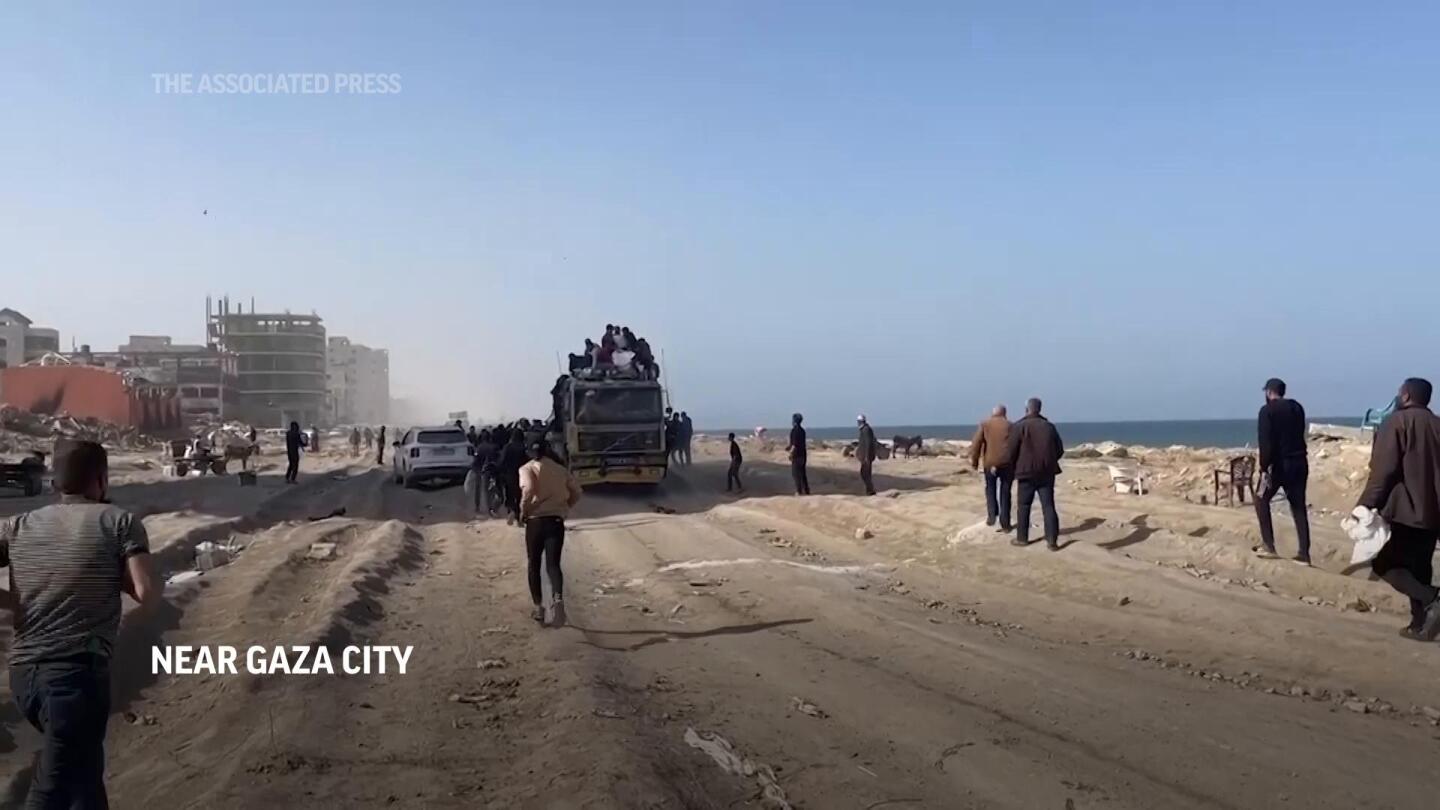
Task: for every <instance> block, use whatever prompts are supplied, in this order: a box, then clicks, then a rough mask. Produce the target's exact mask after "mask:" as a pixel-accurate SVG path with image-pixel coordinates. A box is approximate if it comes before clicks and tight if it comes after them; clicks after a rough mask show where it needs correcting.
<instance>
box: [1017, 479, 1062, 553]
mask: <svg viewBox="0 0 1440 810" xmlns="http://www.w3.org/2000/svg"><path fill="white" fill-rule="evenodd" d="M1019 484H1020V505H1019V508H1018V509H1017V510H1016V514H1015V539H1016V540H1019V541H1020V542H1022V543H1028V542H1030V508H1031V507H1032V506H1033V505H1034V504H1035V497H1036V496H1037V495H1038V496H1039V497H1040V511H1041V512H1043V513H1044V517H1045V544H1046V545H1050V546H1053V545H1056V544H1057V543H1059V542H1060V514H1059V513H1058V512H1056V511H1055V479H1054V478H1026V479H1022V480H1021V481H1020V482H1019Z"/></svg>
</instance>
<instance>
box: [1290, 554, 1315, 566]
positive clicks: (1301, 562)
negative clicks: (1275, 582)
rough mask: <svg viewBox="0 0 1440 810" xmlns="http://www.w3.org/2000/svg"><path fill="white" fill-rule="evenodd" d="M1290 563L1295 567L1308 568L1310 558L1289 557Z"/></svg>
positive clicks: (1301, 556)
mask: <svg viewBox="0 0 1440 810" xmlns="http://www.w3.org/2000/svg"><path fill="white" fill-rule="evenodd" d="M1290 562H1293V563H1295V564H1296V565H1303V566H1305V567H1306V568H1309V567H1310V558H1309V557H1306V556H1304V555H1303V554H1296V555H1295V556H1294V557H1291V558H1290Z"/></svg>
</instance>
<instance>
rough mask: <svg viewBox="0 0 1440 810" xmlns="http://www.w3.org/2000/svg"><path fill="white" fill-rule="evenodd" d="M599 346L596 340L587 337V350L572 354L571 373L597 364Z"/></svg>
mask: <svg viewBox="0 0 1440 810" xmlns="http://www.w3.org/2000/svg"><path fill="white" fill-rule="evenodd" d="M597 348H598V347H597V346H596V345H595V341H593V340H591V339H590V338H585V351H584V352H583V353H582V354H572V355H570V373H571V374H574V373H575V372H577V371H583V370H585V369H587V368H590V367H591V366H593V365H595V351H596V349H597Z"/></svg>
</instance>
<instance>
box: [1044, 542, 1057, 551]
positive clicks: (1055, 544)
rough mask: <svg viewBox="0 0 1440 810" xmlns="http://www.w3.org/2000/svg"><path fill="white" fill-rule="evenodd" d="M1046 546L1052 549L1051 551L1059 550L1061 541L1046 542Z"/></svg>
mask: <svg viewBox="0 0 1440 810" xmlns="http://www.w3.org/2000/svg"><path fill="white" fill-rule="evenodd" d="M1045 548H1048V549H1050V550H1051V551H1059V550H1060V544H1059V543H1046V544H1045Z"/></svg>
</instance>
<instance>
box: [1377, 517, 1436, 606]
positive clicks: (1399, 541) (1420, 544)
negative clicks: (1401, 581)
mask: <svg viewBox="0 0 1440 810" xmlns="http://www.w3.org/2000/svg"><path fill="white" fill-rule="evenodd" d="M1437 534H1440V533H1437V532H1434V531H1431V530H1429V529H1417V528H1415V527H1414V526H1405V525H1402V524H1399V523H1392V524H1390V539H1389V540H1388V541H1386V543H1385V545H1384V546H1382V547H1381V548H1380V553H1379V554H1376V555H1375V559H1373V560H1371V561H1370V568H1371V569H1372V570H1374V571H1375V573H1376V575H1378V576H1379V577H1380V578H1381V579H1384V580H1386V581H1387V582H1390V584H1391V585H1392V586H1395V588H1396V590H1399V591H1400V592H1401V593H1403V594H1405V595H1406V596H1409V597H1410V626H1411V627H1414V628H1417V629H1418V628H1419V627H1420V624H1421V622H1423V621H1424V620H1425V608H1426V606H1427V605H1428V604H1429V602H1430V601H1431V600H1433V599H1434V598H1435V596H1434V593H1435V590H1434V586H1433V584H1432V582H1433V580H1434V577H1435V569H1434V565H1435V540H1436V536H1437ZM1396 570H1401V571H1409V572H1410V574H1411V575H1412V576H1413V577H1414V578H1415V581H1416V582H1418V583H1419V585H1421V586H1423V588H1422V589H1421V590H1424V591H1427V592H1428V593H1429V595H1430V599H1429V600H1425V599H1421V598H1420V597H1421V596H1423V595H1424V594H1422V593H1411V592H1410V591H1412V590H1415V588H1414V585H1413V584H1412V585H1411V586H1410V587H1409V588H1406V589H1404V590H1401V588H1400V587H1398V586H1396V583H1395V582H1393V581H1392V579H1393V573H1392V572H1394V571H1396ZM1387 575H1389V576H1387Z"/></svg>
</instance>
